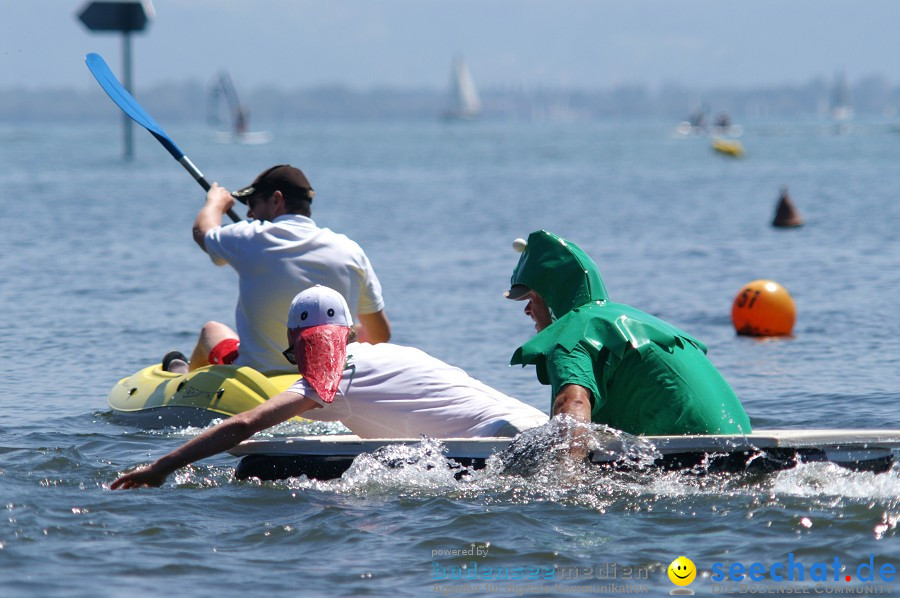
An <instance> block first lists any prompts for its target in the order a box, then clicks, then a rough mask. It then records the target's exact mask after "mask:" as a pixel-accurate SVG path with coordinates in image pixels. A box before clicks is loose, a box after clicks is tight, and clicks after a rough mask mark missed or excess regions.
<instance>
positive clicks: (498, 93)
mask: <svg viewBox="0 0 900 598" xmlns="http://www.w3.org/2000/svg"><path fill="white" fill-rule="evenodd" d="M849 92H850V98H851V99H852V102H853V108H854V113H855V114H856V115H857V116H866V115H868V116H892V115H894V114H897V113H900V86H891V85H890V84H888V83H887V82H886V81H885V80H884V79H883V78H880V77H869V78H866V79H863V80H861V81H860V82H859V83H857V84H856V85H855V86H853V87H851V88H850V90H849ZM136 95H137V97H139V98H140V100H141V103H142V105H144V106H145V107H146V108H147V109H148V110H149V111H150V112H151V113H152V114H154V115H155V116H156V117H157V118H161V119H164V120H166V121H168V122H177V121H198V120H205V119H206V118H207V114H206V109H207V105H208V89H207V86H206V85H204V84H201V83H200V82H196V81H190V82H183V83H173V84H169V85H164V86H155V87H149V88H146V89H141V88H140V87H138V90H137V94H136ZM480 95H481V100H482V104H483V106H482V117H483V118H484V119H490V120H498V119H506V120H527V121H533V120H547V121H567V120H575V121H577V120H592V119H604V118H646V117H655V118H661V119H667V120H672V121H675V122H678V121H681V120H686V119H687V118H688V116H689V115H690V114H691V113H692V112H695V111H697V110H698V109H703V110H705V111H706V112H707V114H708V116H709V117H710V118H712V117H714V116H715V115H717V114H719V113H722V112H725V113H727V114H728V115H729V116H730V117H731V118H732V119H736V120H741V119H746V118H769V117H800V116H823V117H827V115H828V113H829V109H830V102H831V95H832V89H831V83H830V82H828V81H826V80H824V79H812V80H810V81H808V82H806V83H804V84H799V85H793V86H788V85H782V86H769V87H759V88H746V89H743V88H718V89H708V90H696V89H689V88H687V87H682V86H679V85H676V84H671V85H665V86H662V87H660V88H658V89H652V88H650V87H647V86H642V85H630V86H622V87H617V88H614V89H607V90H578V89H560V88H543V89H490V88H488V89H483V90H480ZM242 99H243V100H244V103H245V104H246V105H247V106H249V107H250V111H251V122H254V121H259V122H293V121H302V120H308V119H332V118H334V119H346V118H349V119H360V120H377V119H383V118H387V119H398V118H402V119H433V118H435V116H436V115H439V114H441V113H443V112H445V111H446V110H447V106H448V95H447V92H446V91H445V90H435V89H396V88H383V89H372V90H365V91H364V90H354V89H351V88H349V87H342V86H336V85H334V86H326V87H316V88H307V89H296V90H284V89H276V88H261V89H257V90H254V91H250V92H249V93H245V94H243V97H242ZM109 110H110V106H109V103H108V101H107V100H106V99H105V97H104V96H103V93H102V91H100V90H99V88H98V89H92V88H86V89H85V88H82V89H74V88H59V89H47V90H23V89H0V122H18V121H41V120H49V121H65V120H72V119H78V120H84V121H89V120H104V119H107V118H108V117H109Z"/></svg>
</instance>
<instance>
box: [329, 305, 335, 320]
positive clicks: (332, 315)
mask: <svg viewBox="0 0 900 598" xmlns="http://www.w3.org/2000/svg"><path fill="white" fill-rule="evenodd" d="M328 317H329V318H333V317H334V310H333V309H332V308H330V307H329V308H328Z"/></svg>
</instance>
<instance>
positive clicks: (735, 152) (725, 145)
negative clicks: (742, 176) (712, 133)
mask: <svg viewBox="0 0 900 598" xmlns="http://www.w3.org/2000/svg"><path fill="white" fill-rule="evenodd" d="M712 148H713V149H714V150H715V151H717V152H719V153H720V154H725V155H726V156H731V157H732V158H740V157H741V156H743V155H744V146H743V145H741V142H740V141H738V140H736V139H722V138H721V137H717V138H715V139H713V142H712Z"/></svg>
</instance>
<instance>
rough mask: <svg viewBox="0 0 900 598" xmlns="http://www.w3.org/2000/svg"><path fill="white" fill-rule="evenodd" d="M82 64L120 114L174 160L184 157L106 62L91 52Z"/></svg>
mask: <svg viewBox="0 0 900 598" xmlns="http://www.w3.org/2000/svg"><path fill="white" fill-rule="evenodd" d="M84 62H85V63H86V64H87V67H88V68H89V69H90V70H91V73H92V74H93V75H94V78H95V79H97V83H99V84H100V87H102V88H103V91H105V92H106V94H107V95H108V96H109V97H110V99H111V100H112V101H113V102H115V103H116V105H117V106H118V107H119V108H121V109H122V112H124V113H125V114H127V115H128V116H130V117H131V119H132V120H133V121H134V122H136V123H137V124H139V125H141V126H142V127H144V128H145V129H147V130H148V131H150V133H151V134H152V135H153V136H154V137H156V139H157V140H158V141H159V142H160V143H161V144H163V147H165V148H166V149H167V150H169V153H170V154H172V156H173V157H174V158H175V159H176V160H181V158H182V157H183V156H184V152H182V151H181V150H180V149H179V148H178V146H177V145H175V142H174V141H172V139H171V138H169V136H168V135H166V132H165V131H163V130H162V127H161V126H159V124H158V123H157V122H156V121H155V120H153V117H152V116H150V115H149V114H147V111H146V110H144V109H143V108H142V107H141V105H140V104H138V103H137V100H135V99H134V96H132V95H131V94H130V93H128V90H127V89H125V88H124V87H122V84H121V83H119V80H118V79H116V76H115V75H113V73H112V71H111V70H109V66H108V65H107V64H106V61H105V60H103V57H102V56H100V55H99V54H95V53H93V52H92V53H90V54H88V55H87V56H85V57H84Z"/></svg>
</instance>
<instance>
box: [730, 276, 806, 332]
mask: <svg viewBox="0 0 900 598" xmlns="http://www.w3.org/2000/svg"><path fill="white" fill-rule="evenodd" d="M796 319H797V310H796V308H795V307H794V300H793V299H792V298H791V295H790V293H788V292H787V289H785V288H784V287H783V286H781V285H780V284H778V283H777V282H775V281H773V280H754V281H753V282H749V283H747V284H745V285H744V288H742V289H741V290H740V291H739V292H738V294H737V297H735V298H734V303H732V304H731V321H732V323H733V324H734V329H735V330H736V331H737V333H738V334H743V335H747V336H786V335H789V334H790V333H791V330H793V328H794V321H795V320H796Z"/></svg>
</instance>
